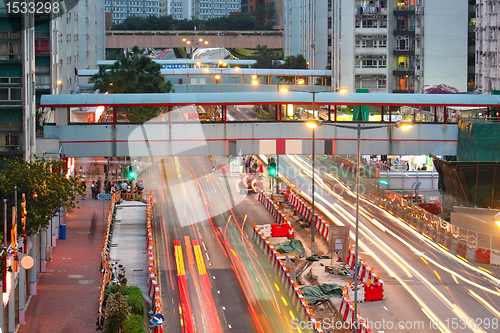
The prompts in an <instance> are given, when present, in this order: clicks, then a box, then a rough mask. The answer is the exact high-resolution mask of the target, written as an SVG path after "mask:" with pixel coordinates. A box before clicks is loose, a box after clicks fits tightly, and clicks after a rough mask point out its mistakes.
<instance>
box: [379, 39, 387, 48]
mask: <svg viewBox="0 0 500 333" xmlns="http://www.w3.org/2000/svg"><path fill="white" fill-rule="evenodd" d="M378 47H387V41H386V40H385V39H380V40H379V41H378Z"/></svg>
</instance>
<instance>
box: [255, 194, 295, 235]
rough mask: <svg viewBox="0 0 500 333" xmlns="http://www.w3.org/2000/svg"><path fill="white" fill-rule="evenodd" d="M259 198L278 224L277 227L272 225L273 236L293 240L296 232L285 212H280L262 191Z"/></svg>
mask: <svg viewBox="0 0 500 333" xmlns="http://www.w3.org/2000/svg"><path fill="white" fill-rule="evenodd" d="M258 198H259V201H260V202H261V203H262V204H263V205H264V207H266V209H267V211H268V212H269V213H270V214H271V216H272V217H273V219H274V221H276V223H277V225H272V229H271V236H272V237H288V238H293V237H294V231H293V227H292V224H291V223H290V221H288V218H287V217H286V216H285V214H284V212H283V211H281V212H280V210H279V207H278V205H277V204H276V203H275V202H274V201H273V200H272V199H271V198H270V197H269V196H268V195H267V194H266V192H264V191H262V190H260V191H259V197H258Z"/></svg>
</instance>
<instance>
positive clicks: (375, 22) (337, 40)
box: [285, 0, 468, 93]
mask: <svg viewBox="0 0 500 333" xmlns="http://www.w3.org/2000/svg"><path fill="white" fill-rule="evenodd" d="M467 29H468V2H467V1H455V0H440V1H433V0H398V1H388V0H370V1H369V0H327V1H319V0H288V1H286V2H285V55H296V54H299V53H301V54H303V55H304V56H305V57H306V59H307V60H308V61H309V62H310V68H311V69H325V68H326V67H327V66H329V65H330V64H332V66H331V68H332V77H333V79H332V85H333V88H334V89H336V88H340V87H346V88H348V89H349V90H350V91H355V89H359V88H366V89H369V91H371V92H401V93H405V92H406V93H409V92H421V91H422V88H423V87H424V86H426V85H428V86H432V85H438V84H447V85H450V86H453V87H455V88H457V89H458V90H459V91H466V90H467Z"/></svg>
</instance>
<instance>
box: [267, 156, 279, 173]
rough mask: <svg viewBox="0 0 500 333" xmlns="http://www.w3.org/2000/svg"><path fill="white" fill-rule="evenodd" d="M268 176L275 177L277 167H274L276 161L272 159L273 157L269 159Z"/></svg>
mask: <svg viewBox="0 0 500 333" xmlns="http://www.w3.org/2000/svg"><path fill="white" fill-rule="evenodd" d="M268 169H269V176H271V177H275V176H276V174H277V173H278V169H277V168H276V162H275V161H274V158H271V159H269V165H268Z"/></svg>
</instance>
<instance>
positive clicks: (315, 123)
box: [306, 119, 323, 256]
mask: <svg viewBox="0 0 500 333" xmlns="http://www.w3.org/2000/svg"><path fill="white" fill-rule="evenodd" d="M306 125H307V127H309V128H311V129H312V196H311V197H312V199H311V203H312V221H311V256H313V255H315V254H316V253H315V252H316V249H315V245H314V234H315V230H314V222H315V219H316V213H315V211H314V156H315V154H314V139H315V133H316V128H317V127H318V126H321V125H323V121H322V120H316V119H311V120H308V121H306Z"/></svg>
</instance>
